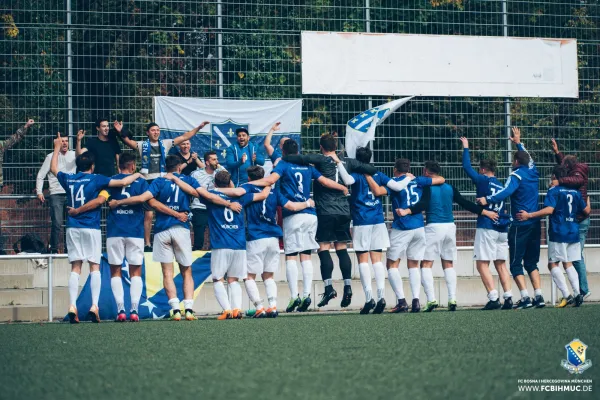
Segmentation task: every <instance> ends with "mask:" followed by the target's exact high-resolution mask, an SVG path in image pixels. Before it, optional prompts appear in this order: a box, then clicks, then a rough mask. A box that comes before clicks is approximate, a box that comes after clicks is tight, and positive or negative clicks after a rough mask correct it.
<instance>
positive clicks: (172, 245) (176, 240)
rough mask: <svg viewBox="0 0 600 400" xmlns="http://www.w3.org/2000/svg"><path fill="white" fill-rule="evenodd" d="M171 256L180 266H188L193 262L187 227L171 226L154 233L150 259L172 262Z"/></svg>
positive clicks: (190, 240)
mask: <svg viewBox="0 0 600 400" xmlns="http://www.w3.org/2000/svg"><path fill="white" fill-rule="evenodd" d="M173 257H175V260H176V261H177V263H178V264H179V266H180V267H190V266H191V265H192V263H193V262H194V259H193V258H192V239H191V237H190V230H189V229H186V228H182V227H173V228H170V229H167V230H166V231H162V232H159V233H156V234H155V235H154V245H153V246H152V259H153V260H154V261H155V262H160V263H172V262H173Z"/></svg>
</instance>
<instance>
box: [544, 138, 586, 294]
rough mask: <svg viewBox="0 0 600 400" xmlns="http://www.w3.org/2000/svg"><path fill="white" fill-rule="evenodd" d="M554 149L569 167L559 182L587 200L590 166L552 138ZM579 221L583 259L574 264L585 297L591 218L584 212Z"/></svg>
mask: <svg viewBox="0 0 600 400" xmlns="http://www.w3.org/2000/svg"><path fill="white" fill-rule="evenodd" d="M552 151H553V152H554V157H555V158H556V163H557V164H558V165H564V166H565V167H567V176H565V177H563V178H561V179H560V180H559V181H558V182H559V184H560V185H562V186H566V187H568V188H570V189H578V190H579V192H580V193H581V196H583V200H584V201H587V199H588V194H587V185H588V175H589V172H590V168H589V166H588V165H587V164H586V163H583V162H580V161H579V160H577V157H575V156H573V155H569V156H565V155H564V154H563V153H561V152H560V151H559V150H558V144H557V143H556V140H554V139H552ZM577 221H578V222H579V244H580V245H581V260H579V261H575V262H574V263H573V266H574V267H575V270H576V271H577V275H579V286H580V288H581V294H583V298H584V299H585V298H586V297H588V296H589V295H590V290H589V288H588V282H587V273H586V269H585V259H584V258H583V248H584V246H585V239H586V238H587V234H588V231H589V229H590V218H589V217H587V216H584V215H583V214H581V215H578V216H577Z"/></svg>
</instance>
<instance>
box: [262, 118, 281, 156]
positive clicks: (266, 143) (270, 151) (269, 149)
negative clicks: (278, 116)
mask: <svg viewBox="0 0 600 400" xmlns="http://www.w3.org/2000/svg"><path fill="white" fill-rule="evenodd" d="M279 125H281V122H276V123H275V124H274V125H273V126H272V127H271V129H269V132H267V136H265V141H264V142H263V146H265V150H266V151H267V155H268V156H269V157H271V156H272V155H273V153H274V152H275V148H274V147H273V146H272V145H271V140H273V134H274V133H275V131H278V130H279Z"/></svg>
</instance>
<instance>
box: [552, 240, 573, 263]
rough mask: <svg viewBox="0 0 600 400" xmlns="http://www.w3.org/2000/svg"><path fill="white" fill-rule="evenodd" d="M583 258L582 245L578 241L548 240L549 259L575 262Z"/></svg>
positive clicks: (553, 261) (554, 261)
mask: <svg viewBox="0 0 600 400" xmlns="http://www.w3.org/2000/svg"><path fill="white" fill-rule="evenodd" d="M579 260H581V245H580V244H579V242H577V243H557V242H551V241H548V261H549V262H551V263H557V262H573V261H579Z"/></svg>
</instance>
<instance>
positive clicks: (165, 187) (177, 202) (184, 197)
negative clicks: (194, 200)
mask: <svg viewBox="0 0 600 400" xmlns="http://www.w3.org/2000/svg"><path fill="white" fill-rule="evenodd" d="M173 175H175V176H177V177H178V178H179V179H181V180H182V181H184V182H185V183H187V184H188V185H190V186H191V187H193V188H194V189H198V188H199V187H200V184H199V183H198V181H197V180H195V179H194V178H192V177H191V176H186V175H180V174H173ZM148 191H149V192H150V193H152V196H154V198H155V199H156V200H158V201H160V202H161V203H163V204H164V205H165V206H167V207H169V208H170V209H172V210H175V211H177V212H187V213H189V212H190V196H189V195H188V194H187V193H185V192H184V191H183V190H181V188H180V187H179V186H177V184H176V183H174V182H171V181H170V180H167V179H165V178H162V177H160V178H156V179H155V180H154V181H152V184H151V185H150V187H149V188H148ZM174 226H181V227H183V228H186V229H190V224H189V222H181V221H180V220H178V219H177V218H175V217H172V216H170V215H167V214H163V213H161V212H156V221H155V222H154V232H155V233H159V232H162V231H166V230H167V229H170V228H172V227H174Z"/></svg>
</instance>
